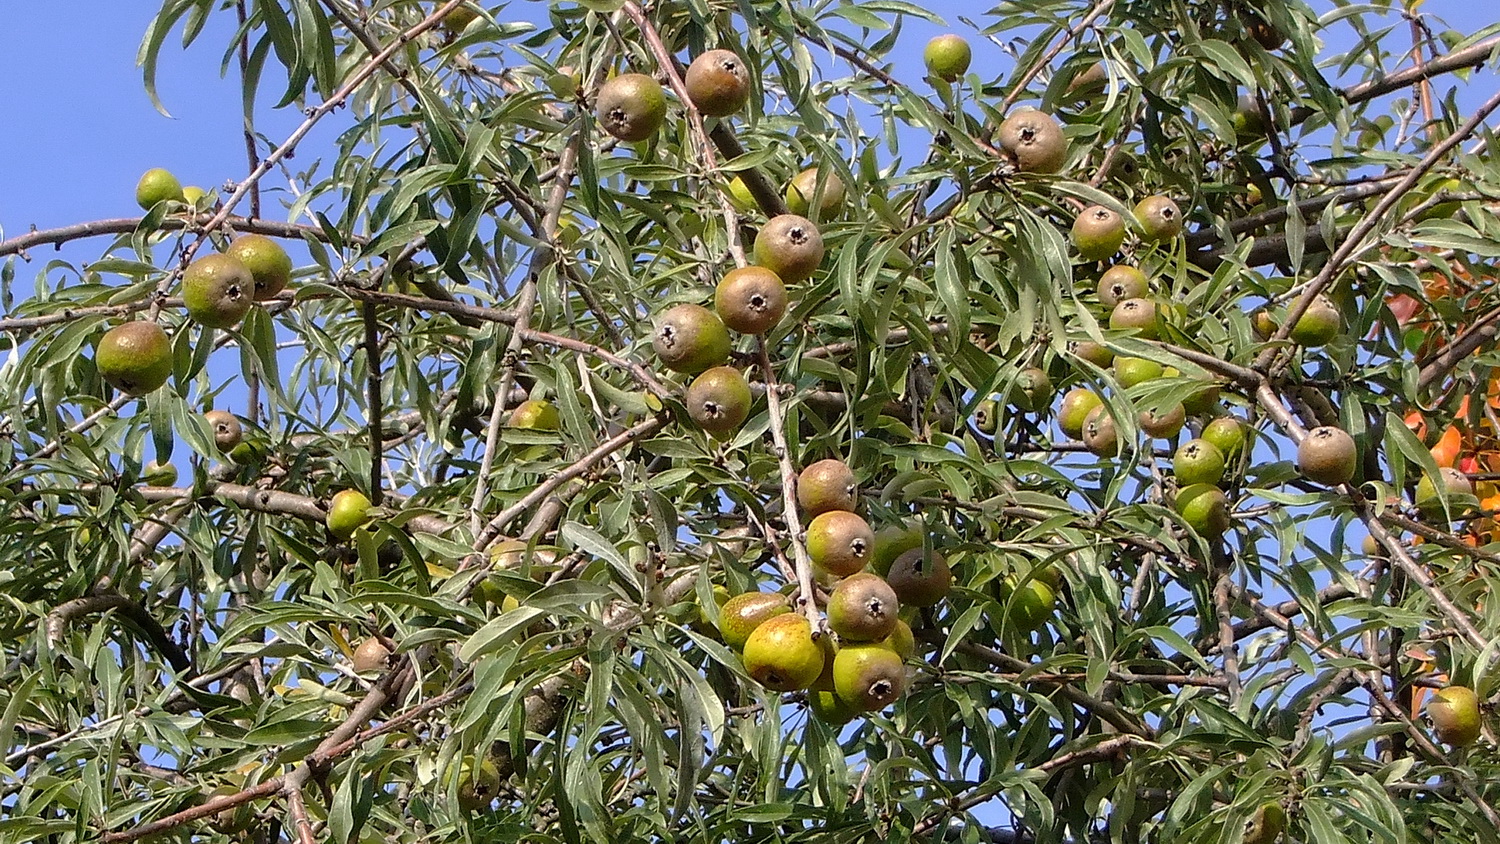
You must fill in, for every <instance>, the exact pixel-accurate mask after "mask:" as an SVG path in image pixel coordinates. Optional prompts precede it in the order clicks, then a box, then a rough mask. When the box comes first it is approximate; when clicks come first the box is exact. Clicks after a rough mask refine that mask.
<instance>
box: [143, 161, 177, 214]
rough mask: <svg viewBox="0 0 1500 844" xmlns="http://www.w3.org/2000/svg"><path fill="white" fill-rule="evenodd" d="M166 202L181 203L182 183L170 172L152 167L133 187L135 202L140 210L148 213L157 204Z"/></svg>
mask: <svg viewBox="0 0 1500 844" xmlns="http://www.w3.org/2000/svg"><path fill="white" fill-rule="evenodd" d="M168 200H172V201H176V202H182V201H183V197H182V183H181V182H179V181H177V177H176V176H174V175H172V172H171V171H170V170H164V169H162V168H161V167H154V168H152V169H150V170H147V171H146V172H145V173H142V174H141V180H140V181H139V182H137V183H136V186H135V201H136V204H138V205H140V206H141V208H143V209H145V210H147V211H150V210H151V209H152V208H154V207H155V206H156V203H158V202H166V201H168Z"/></svg>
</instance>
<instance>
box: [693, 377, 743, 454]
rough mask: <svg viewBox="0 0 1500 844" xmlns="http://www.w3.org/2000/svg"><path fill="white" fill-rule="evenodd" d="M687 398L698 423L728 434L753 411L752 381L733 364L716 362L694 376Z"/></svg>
mask: <svg viewBox="0 0 1500 844" xmlns="http://www.w3.org/2000/svg"><path fill="white" fill-rule="evenodd" d="M683 401H684V403H686V404H687V409H688V416H690V417H692V419H693V421H694V422H696V423H697V424H698V427H700V428H702V429H703V430H705V431H707V432H708V433H709V434H712V435H713V436H715V437H721V438H722V437H726V436H728V435H729V434H731V433H733V432H734V431H736V430H737V429H738V428H739V427H740V425H741V424H742V423H743V422H744V421H745V418H746V417H747V416H749V415H750V382H748V381H746V380H745V376H744V375H743V374H742V373H741V372H740V371H739V370H738V369H735V368H734V367H732V366H716V367H714V368H713V369H710V370H708V371H707V372H704V373H703V374H701V375H699V376H698V377H697V378H695V379H693V383H692V384H690V385H688V389H687V395H686V396H685V397H684V399H683Z"/></svg>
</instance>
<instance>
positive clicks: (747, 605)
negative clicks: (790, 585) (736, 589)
mask: <svg viewBox="0 0 1500 844" xmlns="http://www.w3.org/2000/svg"><path fill="white" fill-rule="evenodd" d="M790 611H791V605H790V604H788V603H787V600H786V596H785V595H782V594H780V593H777V592H742V593H740V594H739V595H735V596H734V597H732V598H730V599H729V600H727V601H725V602H724V604H723V606H721V607H719V635H720V636H722V637H723V638H724V644H726V645H728V646H729V647H731V648H733V649H735V650H737V651H738V650H743V649H744V647H745V642H746V641H747V640H748V639H749V638H750V634H751V633H754V632H755V628H757V627H759V626H760V625H761V623H762V622H764V621H766V620H767V619H770V618H773V617H775V616H778V615H781V614H782V613H785V612H790Z"/></svg>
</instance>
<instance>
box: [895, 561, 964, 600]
mask: <svg viewBox="0 0 1500 844" xmlns="http://www.w3.org/2000/svg"><path fill="white" fill-rule="evenodd" d="M885 580H886V582H887V583H889V584H890V585H891V589H893V590H894V591H895V592H896V599H897V600H898V601H900V602H901V605H902V606H912V607H930V606H932V605H934V604H936V603H938V602H939V601H941V600H943V599H944V598H946V597H948V591H949V590H950V589H952V588H953V570H952V569H950V568H949V567H948V558H946V557H944V556H943V555H942V554H941V553H939V552H938V551H937V550H935V549H928V548H912V549H911V550H909V551H906V552H904V553H902V554H901V555H900V556H898V557H897V558H896V559H895V560H893V561H892V562H891V569H890V571H888V572H887V573H886V576H885Z"/></svg>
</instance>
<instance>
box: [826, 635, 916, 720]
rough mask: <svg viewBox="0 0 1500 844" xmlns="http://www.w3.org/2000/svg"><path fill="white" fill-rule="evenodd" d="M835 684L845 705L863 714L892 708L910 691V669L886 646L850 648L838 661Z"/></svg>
mask: <svg viewBox="0 0 1500 844" xmlns="http://www.w3.org/2000/svg"><path fill="white" fill-rule="evenodd" d="M833 684H834V689H835V691H837V693H838V696H839V697H841V698H843V699H844V702H845V703H848V704H849V705H850V706H852V707H854V708H855V709H858V710H859V711H861V712H875V711H877V710H880V709H884V708H885V707H887V706H889V705H891V704H892V703H894V702H895V701H896V699H897V698H899V697H901V695H902V693H903V692H905V691H906V666H905V665H903V664H902V661H901V657H900V655H899V654H897V653H896V652H895V651H893V650H891V649H890V648H887V647H885V646H884V645H878V644H870V645H859V644H855V645H846V646H844V647H842V648H839V652H838V656H836V657H834V663H833Z"/></svg>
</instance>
